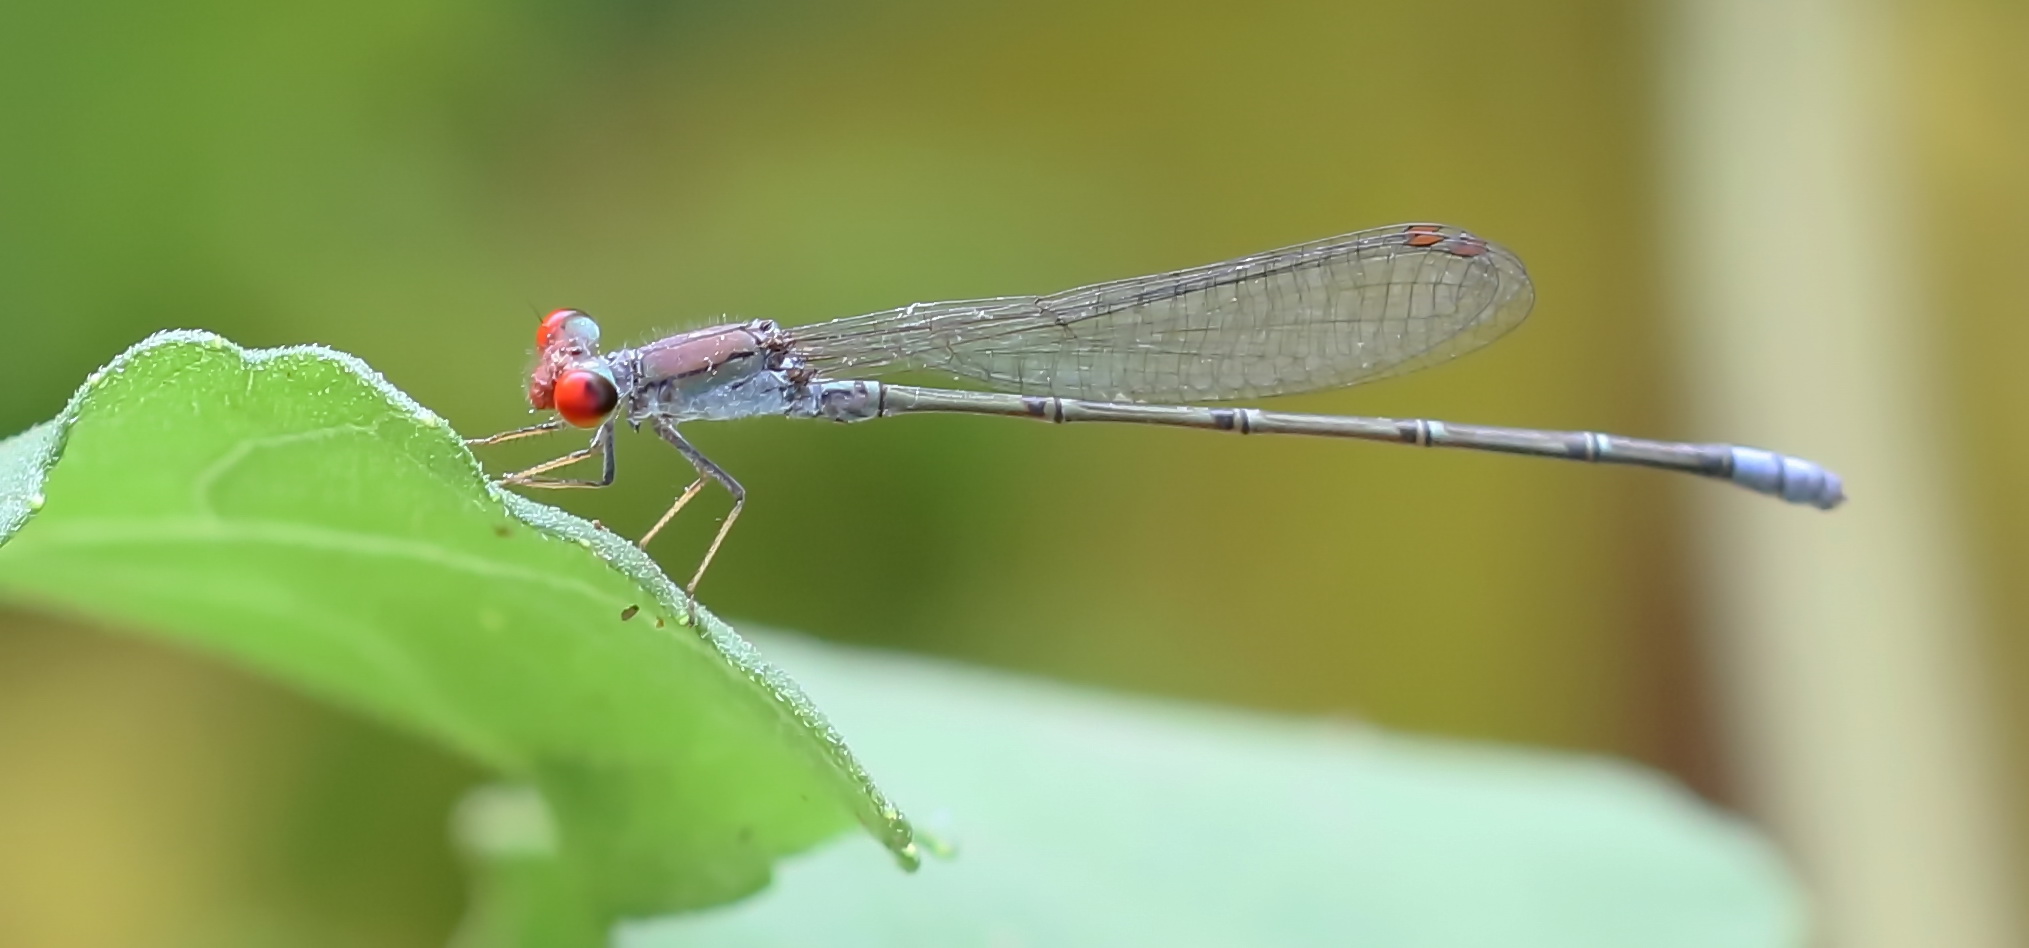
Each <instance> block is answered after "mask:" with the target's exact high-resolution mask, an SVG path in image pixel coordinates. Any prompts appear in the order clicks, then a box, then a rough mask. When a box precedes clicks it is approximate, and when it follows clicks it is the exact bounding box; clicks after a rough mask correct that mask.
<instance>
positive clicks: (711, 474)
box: [638, 418, 747, 596]
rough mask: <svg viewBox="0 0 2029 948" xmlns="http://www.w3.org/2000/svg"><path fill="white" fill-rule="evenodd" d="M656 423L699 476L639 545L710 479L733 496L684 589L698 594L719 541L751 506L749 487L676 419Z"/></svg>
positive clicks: (721, 540)
mask: <svg viewBox="0 0 2029 948" xmlns="http://www.w3.org/2000/svg"><path fill="white" fill-rule="evenodd" d="M652 424H653V425H654V426H655V433H656V434H658V435H661V436H662V440H664V441H667V442H669V443H670V446H671V447H674V448H676V450H677V451H678V452H680V453H681V454H682V455H683V458H684V460H686V461H689V462H690V465H691V466H692V467H694V468H697V472H698V479H697V480H695V481H692V482H691V485H690V486H689V487H686V488H684V490H683V493H682V494H681V495H679V496H678V497H677V498H676V503H673V504H670V505H669V510H668V511H667V512H665V513H663V515H662V519H660V520H657V521H655V526H653V527H650V528H649V530H648V532H647V533H644V534H642V535H641V541H640V543H639V544H638V545H639V546H641V547H644V548H645V547H647V546H648V541H649V540H652V539H654V538H655V534H656V533H658V532H660V531H661V530H662V527H663V525H664V524H667V523H669V521H670V520H671V519H672V518H674V517H675V516H676V512H677V511H679V510H682V509H683V505H685V504H687V503H690V499H691V498H692V497H695V496H697V492H698V490H699V489H700V488H702V487H704V482H705V479H706V478H710V479H711V480H714V481H717V482H718V484H719V486H720V487H723V488H725V489H726V493H728V494H731V495H733V509H732V510H731V511H730V512H728V513H727V514H726V519H725V520H723V521H720V523H719V532H718V535H716V536H714V537H712V545H711V546H709V547H706V548H705V557H704V559H703V560H702V561H700V562H699V563H698V564H697V572H696V573H693V574H691V577H690V583H689V584H688V585H686V586H684V587H683V591H684V592H686V593H689V594H691V595H693V596H695V595H696V594H697V584H698V580H701V579H703V578H705V569H706V568H707V567H709V566H711V565H712V557H714V556H717V555H719V544H722V543H724V542H726V534H727V533H730V532H731V531H732V529H733V521H735V520H738V519H740V508H742V507H745V506H746V505H747V489H746V488H744V487H741V486H740V482H739V481H736V480H733V476H732V475H731V474H727V473H726V471H725V469H724V468H722V467H719V466H718V465H717V464H714V463H712V460H711V458H708V457H705V456H704V453H703V452H701V451H699V450H698V449H697V448H696V447H695V446H694V445H692V444H691V443H690V442H689V441H688V440H686V439H685V438H684V436H683V435H682V434H680V433H678V432H677V430H676V423H675V422H672V421H670V420H668V419H666V418H657V419H655V420H654V421H653V422H652Z"/></svg>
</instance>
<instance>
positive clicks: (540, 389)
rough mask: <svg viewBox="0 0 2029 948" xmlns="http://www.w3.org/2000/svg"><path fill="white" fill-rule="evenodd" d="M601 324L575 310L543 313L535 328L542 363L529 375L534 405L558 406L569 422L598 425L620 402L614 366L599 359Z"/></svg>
mask: <svg viewBox="0 0 2029 948" xmlns="http://www.w3.org/2000/svg"><path fill="white" fill-rule="evenodd" d="M598 347H599V324H598V323H596V322H593V321H592V317H590V316H587V315H585V314H584V313H581V312H578V311H577V310H575V309H560V310H556V311H554V312H552V313H550V314H549V315H547V316H544V317H543V320H542V325H540V326H538V327H536V330H535V349H536V363H535V369H534V370H532V371H531V372H530V373H529V377H528V403H529V405H530V406H532V407H534V408H537V409H542V410H549V409H554V410H555V411H556V413H557V414H559V415H562V416H563V417H564V420H565V421H568V422H570V423H571V424H573V425H576V426H578V427H580V428H594V427H597V426H598V425H599V424H600V423H601V422H603V421H605V420H606V416H607V415H610V414H612V413H613V409H614V408H615V407H617V406H618V405H619V404H620V391H619V389H618V388H617V387H616V386H615V385H614V384H613V375H612V370H610V369H608V368H607V367H606V364H605V362H604V361H602V360H601V359H599V357H598Z"/></svg>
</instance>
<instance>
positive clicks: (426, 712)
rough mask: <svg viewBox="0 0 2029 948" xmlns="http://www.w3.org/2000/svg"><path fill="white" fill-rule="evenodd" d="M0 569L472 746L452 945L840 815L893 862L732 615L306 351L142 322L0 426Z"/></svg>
mask: <svg viewBox="0 0 2029 948" xmlns="http://www.w3.org/2000/svg"><path fill="white" fill-rule="evenodd" d="M0 596H6V597H8V598H10V599H15V600H17V601H21V602H26V603H30V604H34V605H37V606H40V607H42V608H46V609H50V610H55V611H63V612H69V613H74V614H79V615H83V616H86V617H90V618H93V619H96V620H99V621H103V622H106V623H108V624H114V625H118V626H122V627H129V628H135V629H139V630H143V631H146V632H149V633H152V634H156V635H160V636H163V637H165V638H167V639H170V640H172V641H175V642H179V643H182V644H184V645H186V646H189V647H192V648H196V649H200V650H203V651H207V652H210V653H212V654H215V655H219V656H221V657H224V658H225V659H227V660H229V661H231V662H234V663H236V664H239V665H242V666H245V667H248V668H252V669H255V670H257V671H260V672H262V673H265V674H268V675H271V676H273V677H275V678H278V679H281V680H283V681H286V682H289V683H291V684H293V685H295V686H297V687H299V688H302V689H304V690H306V691H309V692H311V693H313V694H317V695H320V696H322V697H323V698H325V699H327V700H330V701H332V702H334V703H337V704H340V705H343V706H346V707H350V708H353V709H355V710H358V711H360V712H363V713H365V714H367V715H370V716H372V717H375V718H378V719H380V720H383V721H386V722H389V723H391V724H393V725H395V726H397V727H400V728H403V729H406V730H408V731H411V732H414V733H418V734H421V735H423V736H425V737H427V738H430V739H433V740H435V741H438V742H441V743H442V744H444V745H446V746H448V747H450V748H452V749H454V750H456V751H457V752H459V753H462V754H464V755H466V756H468V757H470V758H471V759H473V760H475V761H478V762H480V763H481V764H484V765H486V766H488V767H490V768H491V769H493V770H494V771H496V772H497V773H499V774H500V775H501V776H502V778H503V781H504V782H503V785H502V786H500V787H495V788H489V789H488V790H486V791H483V792H481V793H478V794H475V795H474V797H473V798H472V799H471V800H470V801H469V802H468V804H467V806H466V807H465V808H464V809H463V810H462V811H461V812H460V814H459V817H460V818H459V820H458V821H457V826H458V829H459V831H460V833H459V835H460V839H461V842H463V844H464V845H465V846H466V848H467V850H468V852H469V853H470V854H471V856H472V857H473V861H474V862H475V864H476V865H475V867H474V868H475V872H477V873H478V874H479V875H480V876H481V879H482V882H481V884H480V886H479V895H478V896H477V902H476V904H475V907H474V909H473V912H472V915H471V919H470V921H469V922H468V924H467V926H466V929H465V932H464V936H465V940H466V943H467V944H475V945H477V944H488V945H491V944H515V943H519V944H545V945H567V944H596V943H598V942H599V941H601V940H602V934H603V932H604V931H605V930H606V928H607V927H608V925H609V924H610V922H611V921H612V920H614V919H616V918H620V917H642V916H649V915H656V914H662V913H668V912H674V911H681V910H685V909H692V908H697V907H700V906H706V905H712V904H716V903H720V902H725V901H728V900H731V899H734V898H738V897H740V896H742V895H745V894H747V893H750V892H753V891H754V890H756V889H759V888H761V887H762V886H763V885H765V884H766V883H767V880H768V876H769V871H770V869H769V867H770V865H771V863H772V862H773V861H774V860H775V859H776V858H778V857H780V856H782V855H783V854H786V853H791V852H796V851H798V850H802V849H805V848H807V847H809V846H811V845H813V844H814V843H816V842H818V841H820V840H822V839H825V838H827V837H829V836H832V835H834V834H835V833H837V832H838V831H840V830H842V829H844V828H846V827H848V826H850V825H851V824H852V823H853V822H854V821H855V820H857V821H858V822H860V823H862V824H864V825H865V826H867V827H868V828H869V829H870V830H872V832H873V833H874V834H875V835H876V836H878V837H880V838H881V839H882V840H883V842H885V843H886V844H887V845H888V846H889V847H891V848H893V849H894V850H895V851H896V852H897V853H899V854H901V855H902V857H903V859H904V861H905V862H907V861H911V860H913V859H914V850H913V848H912V847H911V846H910V843H909V827H908V825H907V824H906V823H905V822H904V821H902V819H901V817H900V816H899V814H897V813H896V812H895V811H894V809H893V808H892V807H890V806H889V805H888V804H887V803H886V801H885V800H884V799H883V798H882V797H881V796H880V794H879V792H878V791H877V790H876V789H875V788H874V787H873V785H872V784H871V783H869V782H868V781H867V779H866V777H865V775H864V773H863V772H861V770H860V769H859V767H858V765H857V764H855V763H854V762H853V760H852V758H851V756H850V754H849V753H848V752H847V751H846V749H845V747H844V744H843V743H842V742H841V741H840V740H839V738H838V736H837V734H836V733H835V732H833V731H832V730H831V729H830V727H829V725H827V724H826V723H825V722H824V720H823V719H822V718H821V717H819V716H818V715H817V713H816V712H815V710H813V709H812V708H811V706H810V705H809V703H808V702H807V701H805V700H804V699H803V697H802V696H801V694H800V693H799V692H797V690H796V688H795V686H794V685H793V684H791V683H790V682H789V681H788V680H787V679H786V678H783V677H782V676H780V675H779V674H777V673H776V672H774V671H773V670H772V669H769V668H768V667H767V666H766V665H764V664H763V663H761V662H760V661H759V660H758V659H757V658H756V656H755V655H754V653H753V651H752V649H751V648H750V647H749V646H748V645H747V644H746V643H745V642H744V641H742V640H741V639H739V638H738V637H737V636H735V635H734V634H733V633H732V632H731V631H730V630H728V629H726V628H725V627H724V626H723V625H722V624H719V623H718V622H717V621H716V620H713V619H711V618H710V617H709V616H708V615H707V616H703V617H702V619H703V622H704V626H703V628H702V630H700V629H696V628H693V627H691V626H689V625H687V624H685V623H684V621H683V620H682V619H681V618H680V617H682V616H683V615H684V614H685V610H684V604H683V601H682V597H681V594H680V593H679V592H678V591H677V590H676V589H675V588H674V587H672V586H671V585H670V584H669V582H668V580H667V579H666V578H664V577H663V576H662V574H661V573H660V571H659V570H657V569H656V568H655V566H654V564H653V563H652V562H650V561H649V560H648V558H647V557H646V556H644V555H642V554H641V553H640V552H639V551H637V550H635V549H634V548H633V547H632V546H631V545H630V544H628V543H626V542H625V541H623V540H620V539H619V538H617V537H614V536H612V535H611V534H608V533H605V532H602V531H600V530H597V529H595V528H594V527H593V526H592V525H591V524H589V523H586V522H584V521H582V520H578V519H576V518H572V517H569V516H567V515H564V514H562V513H560V512H558V511H556V510H554V509H551V508H548V507H544V506H542V505H539V504H535V503H533V502H530V501H527V500H525V499H522V498H519V497H516V496H514V495H511V494H505V493H502V492H500V491H498V490H496V489H494V488H492V487H490V486H489V485H488V484H487V483H486V482H485V479H484V478H483V477H482V475H481V472H480V470H479V468H478V466H477V464H476V463H475V461H474V459H473V457H472V455H471V453H470V452H468V451H467V450H466V449H465V447H464V445H463V444H462V443H460V441H459V439H458V437H457V436H456V435H455V434H453V433H452V432H451V430H450V429H449V427H448V426H447V425H445V424H444V423H443V421H442V420H441V419H439V418H438V417H437V416H435V415H434V414H432V413H430V412H429V411H427V410H425V409H423V408H421V407H420V406H417V405H415V404H414V403H413V402H411V401H410V400H409V399H407V398H406V397H405V396H403V395H402V394H401V393H399V392H398V391H396V390H395V389H393V388H392V387H391V386H389V385H388V384H387V383H385V382H384V381H382V380H381V379H380V378H379V376H377V375H375V374H374V373H373V372H371V371H370V370H369V369H367V368H366V367H365V366H364V365H362V364H360V363H359V362H357V361H356V360H354V359H352V358H350V357H348V356H343V355H339V354H336V353H332V352H330V351H328V350H322V349H316V348H299V349H282V350H272V351H265V352H254V351H244V350H241V349H239V348H238V347H236V346H233V345H231V344H230V343H227V342H225V341H224V340H222V339H219V338H217V337H215V336H209V335H205V334H199V333H167V334H162V335H158V336H156V337H154V338H151V339H150V340H148V341H147V342H144V343H142V344H141V345H139V346H136V347H135V348H134V349H132V350H129V351H128V352H127V353H126V354H124V355H122V356H121V357H120V358H119V359H117V360H115V361H114V362H113V364H111V365H109V366H108V367H107V368H106V369H104V370H102V371H101V372H99V373H95V374H94V375H93V376H92V378H91V379H90V380H89V381H88V382H87V383H86V384H85V386H84V387H83V388H82V389H80V390H79V392H78V394H77V396H76V397H75V398H73V399H72V401H71V403H70V405H69V406H68V407H67V408H66V409H65V410H64V412H63V414H62V415H60V416H59V417H58V418H57V419H56V420H55V421H52V422H50V423H48V424H44V425H41V426H38V427H36V428H34V429H31V430H30V431H28V432H27V433H24V434H22V435H20V436H17V437H15V438H13V439H11V440H8V441H6V442H0ZM637 606H638V607H639V612H638V613H637V614H634V615H633V616H632V617H631V619H623V618H622V612H623V610H627V609H629V608H631V607H637ZM889 871H892V867H889ZM897 874H899V873H897Z"/></svg>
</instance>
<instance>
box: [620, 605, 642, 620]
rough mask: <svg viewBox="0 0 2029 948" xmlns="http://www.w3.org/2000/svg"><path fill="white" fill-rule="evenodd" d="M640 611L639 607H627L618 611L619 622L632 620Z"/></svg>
mask: <svg viewBox="0 0 2029 948" xmlns="http://www.w3.org/2000/svg"><path fill="white" fill-rule="evenodd" d="M640 611H641V607H640V606H628V607H627V608H625V609H622V610H620V621H622V622H625V621H627V620H629V619H632V618H634V614H635V613H637V612H640Z"/></svg>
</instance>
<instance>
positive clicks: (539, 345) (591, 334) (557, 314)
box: [535, 309, 599, 352]
mask: <svg viewBox="0 0 2029 948" xmlns="http://www.w3.org/2000/svg"><path fill="white" fill-rule="evenodd" d="M565 338H571V339H576V340H577V341H579V342H581V343H583V344H584V345H585V346H586V347H587V348H589V347H591V346H592V345H594V344H596V343H598V341H599V324H598V323H595V322H593V321H592V317H590V316H587V315H585V314H584V313H581V312H578V311H577V310H575V309H559V310H555V311H552V312H551V313H550V314H549V315H548V316H544V317H543V318H542V325H540V326H537V327H536V330H535V351H537V352H548V351H549V349H550V347H551V346H553V345H556V344H557V342H558V341H559V340H562V339H565Z"/></svg>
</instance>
